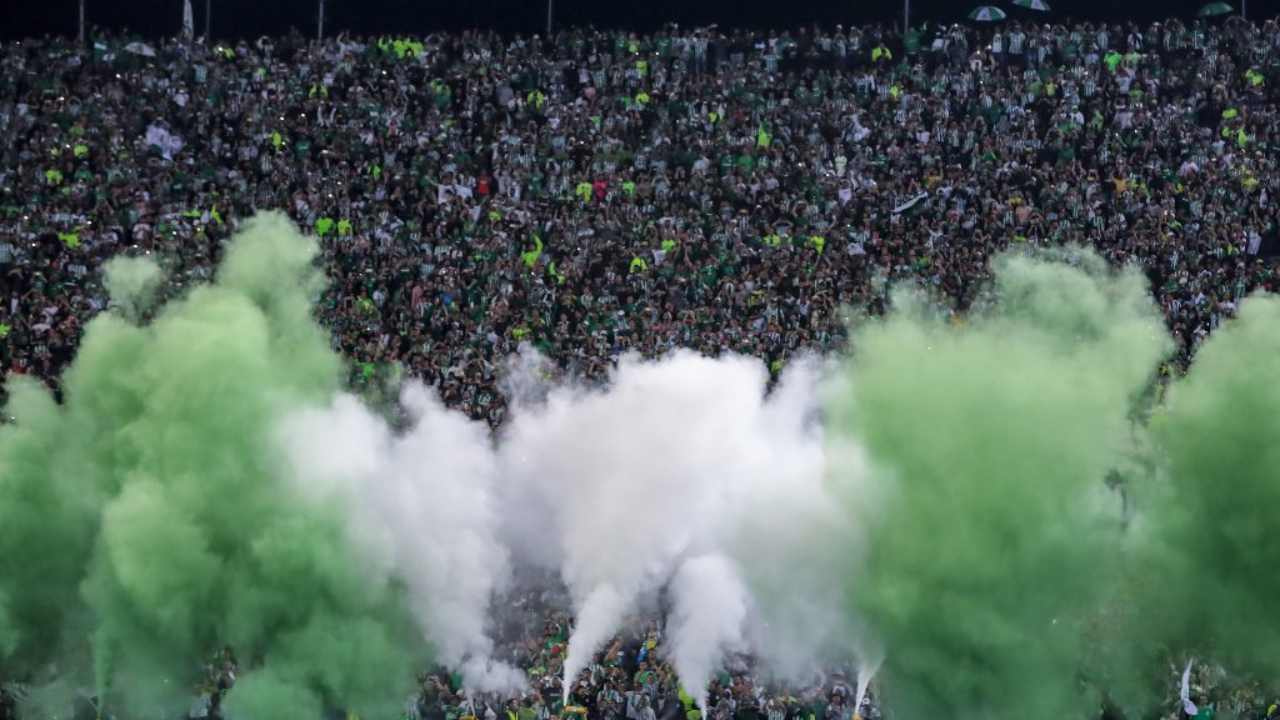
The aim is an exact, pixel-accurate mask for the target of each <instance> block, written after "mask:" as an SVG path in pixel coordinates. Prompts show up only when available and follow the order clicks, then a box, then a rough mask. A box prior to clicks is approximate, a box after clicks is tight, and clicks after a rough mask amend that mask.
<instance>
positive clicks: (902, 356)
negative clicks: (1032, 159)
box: [832, 255, 1170, 718]
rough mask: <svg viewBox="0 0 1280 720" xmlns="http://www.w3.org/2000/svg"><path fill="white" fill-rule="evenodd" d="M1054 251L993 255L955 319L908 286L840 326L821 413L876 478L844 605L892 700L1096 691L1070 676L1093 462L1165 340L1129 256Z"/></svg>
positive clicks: (1095, 569) (1113, 536) (1025, 713)
mask: <svg viewBox="0 0 1280 720" xmlns="http://www.w3.org/2000/svg"><path fill="white" fill-rule="evenodd" d="M1064 260H1065V261H1061V262H1040V261H1036V260H1032V259H1029V258H1027V257H1025V256H1007V257H1005V258H1003V259H1001V260H999V261H998V262H997V264H996V267H995V277H996V280H995V285H994V288H993V289H992V293H991V295H990V297H988V298H987V301H986V307H985V309H983V310H979V311H978V312H975V313H974V314H972V315H971V317H970V318H969V321H968V322H967V324H961V325H957V324H953V323H950V322H947V321H946V320H944V319H943V318H942V317H940V315H939V314H937V313H932V312H931V311H930V308H929V306H928V304H927V303H925V302H923V301H922V300H921V299H920V298H919V297H918V296H915V295H912V294H910V293H907V292H902V293H899V294H897V295H895V297H894V306H895V307H894V310H893V311H892V312H891V313H890V314H889V316H888V317H887V318H885V319H884V320H880V321H875V322H869V323H867V324H865V325H864V326H863V327H862V328H861V329H860V330H859V332H857V333H856V334H855V336H854V338H853V344H854V349H855V354H854V357H853V359H852V361H851V363H850V370H849V372H850V373H851V375H850V381H849V382H850V385H851V391H850V392H848V393H847V394H846V395H845V396H844V397H842V398H839V399H837V400H836V401H835V402H833V403H832V415H833V425H834V427H835V428H837V429H838V430H839V431H840V432H843V433H847V434H848V436H849V437H851V438H855V439H856V440H857V441H858V442H860V443H862V444H864V446H865V447H866V449H867V452H868V455H869V458H870V462H871V464H872V477H873V479H874V483H875V485H877V486H878V487H877V488H876V490H875V492H874V493H872V494H868V495H866V496H864V502H861V503H856V504H854V506H853V508H854V512H853V513H852V516H853V517H854V518H856V520H855V522H856V523H857V524H860V525H862V526H865V527H866V528H867V531H868V532H869V536H868V541H867V544H866V552H867V554H866V556H865V559H864V560H863V561H862V562H859V563H855V564H853V566H852V567H851V568H850V570H851V571H852V572H851V577H852V578H854V582H853V585H852V597H853V606H854V608H855V610H856V613H857V614H858V615H859V616H860V617H862V618H864V619H865V621H866V622H867V623H868V624H869V626H870V628H871V629H872V630H873V632H874V635H875V637H876V638H877V639H878V640H880V641H882V642H883V644H884V647H885V652H886V653H887V656H886V660H885V663H884V671H883V674H884V685H885V692H886V693H887V700H888V702H890V703H892V704H893V705H894V707H895V708H896V709H897V710H898V711H899V712H901V713H902V714H903V716H904V717H908V718H916V717H927V716H936V715H938V714H941V713H946V714H948V715H950V716H953V717H959V718H978V717H982V718H1014V717H1067V716H1077V715H1079V716H1084V715H1086V714H1088V711H1089V709H1090V708H1096V707H1097V705H1096V702H1097V699H1096V698H1090V696H1089V694H1088V693H1086V692H1082V690H1081V688H1079V687H1078V686H1077V685H1076V682H1075V677H1076V673H1077V671H1078V669H1079V663H1080V660H1081V658H1082V656H1083V654H1084V647H1083V642H1082V637H1083V632H1082V630H1083V628H1084V626H1085V625H1086V623H1087V621H1088V620H1089V619H1090V617H1091V616H1092V614H1093V613H1094V612H1095V611H1096V610H1097V608H1098V605H1099V601H1100V598H1101V595H1100V588H1103V587H1105V586H1106V585H1107V584H1108V583H1109V582H1111V581H1113V580H1114V577H1113V570H1112V568H1111V565H1110V561H1111V559H1112V557H1113V556H1114V549H1115V547H1116V545H1117V543H1118V542H1119V541H1120V538H1121V517H1120V511H1119V508H1120V502H1119V499H1118V498H1114V497H1110V496H1109V494H1110V491H1108V490H1107V489H1106V487H1105V486H1104V484H1103V478H1104V477H1105V476H1106V474H1107V472H1108V470H1109V469H1110V468H1112V467H1113V466H1114V465H1115V464H1116V463H1117V462H1119V459H1120V458H1121V457H1122V456H1123V454H1124V453H1125V452H1126V451H1127V450H1128V438H1130V427H1129V420H1128V415H1129V410H1130V405H1131V398H1132V397H1134V396H1135V395H1136V394H1138V393H1139V391H1141V390H1142V388H1143V386H1144V384H1145V383H1147V382H1148V381H1149V379H1150V376H1151V373H1152V371H1153V369H1154V368H1155V366H1156V364H1157V362H1158V361H1159V359H1160V358H1161V357H1162V356H1163V355H1164V354H1165V353H1166V352H1167V351H1168V350H1169V347H1170V343H1169V340H1168V339H1167V338H1166V336H1165V334H1164V331H1163V328H1162V325H1161V321H1160V318H1159V315H1158V314H1157V312H1156V310H1155V308H1154V307H1153V305H1152V303H1151V301H1150V299H1149V297H1148V294H1147V292H1146V286H1145V283H1144V281H1143V279H1142V278H1141V277H1140V276H1139V275H1138V274H1137V273H1136V272H1130V271H1125V272H1113V271H1110V270H1107V269H1106V268H1105V267H1104V266H1103V265H1102V263H1101V261H1099V260H1098V259H1097V258H1095V257H1091V256H1086V255H1076V256H1068V257H1067V258H1065V259H1064ZM874 496H878V497H877V501H876V502H866V501H865V500H867V499H869V498H871V497H874Z"/></svg>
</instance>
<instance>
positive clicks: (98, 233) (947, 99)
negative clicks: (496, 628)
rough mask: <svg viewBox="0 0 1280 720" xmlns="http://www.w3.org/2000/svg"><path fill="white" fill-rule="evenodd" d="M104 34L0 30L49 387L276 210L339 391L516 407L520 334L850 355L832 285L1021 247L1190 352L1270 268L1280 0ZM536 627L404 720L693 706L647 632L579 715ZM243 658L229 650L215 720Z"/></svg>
mask: <svg viewBox="0 0 1280 720" xmlns="http://www.w3.org/2000/svg"><path fill="white" fill-rule="evenodd" d="M88 45H89V47H86V48H81V47H79V46H77V45H75V44H73V43H71V42H69V41H66V40H62V39H56V38H51V39H41V40H27V41H23V42H18V43H11V44H8V45H6V46H4V47H3V49H2V50H0V368H2V369H3V372H8V373H23V374H31V375H35V376H38V377H41V378H44V379H45V380H47V381H48V382H50V383H51V384H54V385H55V386H56V383H57V377H58V375H59V373H60V371H61V370H62V369H63V368H64V367H65V366H66V365H67V364H68V363H69V362H70V360H71V358H72V356H73V355H74V352H75V348H76V343H77V340H78V337H79V335H80V333H81V332H82V330H83V327H84V324H85V322H86V321H87V320H88V319H89V318H90V317H91V316H92V315H93V314H94V313H96V312H98V311H100V310H102V309H103V308H104V307H106V305H107V304H108V298H107V295H106V292H105V290H104V288H103V285H102V280H101V273H100V270H101V267H102V264H103V262H104V261H105V260H106V259H107V258H110V257H112V256H114V255H116V254H119V253H148V254H151V255H152V256H154V257H155V258H157V260H158V261H159V262H160V263H161V264H162V265H163V266H164V267H165V269H166V270H167V273H168V277H169V282H168V285H167V286H166V292H167V293H169V294H172V293H176V292H179V291H181V289H182V288H183V287H185V286H187V285H189V284H192V283H196V282H200V281H203V280H205V279H208V278H209V277H210V275H211V273H212V269H213V267H214V263H215V262H216V261H217V259H218V257H219V254H220V252H221V242H222V241H223V240H224V239H225V238H226V237H227V235H228V234H229V233H230V232H232V231H233V228H234V227H235V226H236V225H237V223H238V222H240V221H242V220H243V219H244V218H247V217H248V216H250V215H251V214H252V213H253V212H254V211H256V210H259V209H277V208H281V209H285V210H286V211H287V212H288V213H289V215H290V216H291V217H292V218H293V219H294V220H296V221H297V222H298V223H299V224H300V225H301V226H302V227H303V228H304V229H306V230H307V231H308V232H311V233H314V234H315V235H316V236H318V238H319V241H320V243H321V245H322V249H323V264H324V268H325V271H326V273H327V274H328V276H329V279H330V285H329V287H328V289H327V291H326V293H325V295H324V297H323V298H322V299H321V303H320V307H319V314H320V319H321V321H322V322H323V323H324V324H325V325H326V326H327V327H328V328H330V329H331V331H332V335H333V342H334V345H335V348H337V349H339V350H340V351H341V352H342V353H344V354H345V355H346V356H347V357H349V358H351V360H352V374H353V377H352V380H353V382H354V383H356V384H361V383H372V382H376V381H377V379H378V378H379V377H381V375H382V373H383V372H384V371H385V370H386V369H387V368H392V367H398V368H403V369H404V371H405V372H407V373H409V374H411V375H414V376H417V377H421V378H423V379H425V380H427V381H428V382H430V383H432V384H434V385H436V387H437V388H438V389H439V391H440V393H441V394H442V396H443V398H444V400H445V401H446V402H447V403H448V404H450V405H451V406H453V407H456V408H460V409H463V410H465V411H466V412H468V413H469V414H470V415H471V416H473V417H476V418H483V419H486V420H488V421H489V422H491V423H493V424H495V425H496V424H497V423H499V422H501V419H502V417H503V412H504V401H503V398H502V396H501V393H500V392H499V391H498V389H497V386H496V383H497V378H498V374H499V372H500V368H501V364H502V362H503V359H504V358H506V357H508V356H509V355H510V354H511V353H513V352H514V351H515V349H516V347H517V346H518V345H519V344H520V343H523V342H528V343H531V344H533V345H534V346H536V347H538V348H539V349H541V350H542V351H543V352H544V353H545V354H546V355H547V356H548V357H550V358H552V359H553V360H555V361H556V363H557V364H558V365H559V367H560V368H561V369H562V371H564V372H566V373H570V374H573V375H577V376H580V377H585V378H599V377H600V376H602V375H603V374H604V373H605V372H607V369H608V368H609V366H610V363H611V362H612V361H613V360H614V359H616V358H617V357H618V356H619V354H621V353H624V352H627V351H638V352H640V353H643V354H645V355H651V356H652V355H658V354H661V353H662V352H664V351H665V350H667V349H670V348H673V347H677V346H683V347H692V348H696V349H699V350H701V351H703V352H706V353H709V354H716V353H720V352H726V351H733V352H741V353H747V354H751V355H755V356H758V357H760V358H762V359H763V360H764V361H765V362H766V363H768V364H769V366H770V368H771V369H772V370H773V371H775V372H776V371H777V370H779V369H780V368H781V367H782V366H783V364H784V363H785V362H786V360H787V358H788V357H790V356H791V355H792V354H793V353H796V352H797V351H800V350H804V349H819V350H822V349H828V348H834V347H838V346H840V345H841V344H842V343H843V342H844V341H845V335H844V322H843V321H842V313H841V311H840V308H842V307H846V306H847V307H851V308H853V309H854V310H855V311H862V310H865V311H868V312H871V313H876V312H880V311H882V310H883V303H884V300H885V298H884V288H885V287H886V285H887V283H888V282H895V281H901V280H906V279H910V280H913V281H915V282H917V283H920V284H921V285H923V286H925V287H929V288H933V289H935V290H936V291H937V292H938V293H939V294H941V295H944V296H946V297H948V298H950V299H951V300H952V301H953V303H954V306H955V312H956V313H957V317H959V316H960V315H961V314H962V313H963V312H964V310H965V309H966V308H967V307H968V306H969V304H970V303H971V302H972V301H973V300H974V298H975V295H976V293H977V292H978V291H979V290H980V288H981V287H982V285H983V283H984V281H985V280H986V278H987V277H988V268H987V262H988V260H989V259H990V258H991V257H992V255H993V254H994V253H996V252H999V251H1001V250H1003V249H1005V248H1008V247H1010V246H1016V245H1019V244H1023V245H1028V246H1048V245H1058V244H1067V243H1075V244H1080V245H1084V246H1087V247H1091V248H1094V249H1096V250H1097V251H1098V252H1099V253H1101V254H1102V255H1104V256H1105V257H1107V258H1108V259H1109V260H1111V261H1113V262H1114V263H1117V264H1119V263H1130V262H1132V263H1139V264H1140V265H1141V266H1142V267H1143V269H1144V270H1145V272H1146V273H1147V275H1148V276H1149V277H1150V279H1151V283H1152V289H1153V292H1154V295H1155V299H1156V301H1157V302H1158V304H1159V306H1160V307H1161V308H1162V309H1163V311H1164V313H1165V315H1166V317H1167V320H1168V324H1169V327H1170V329H1171V331H1172V332H1173V334H1174V335H1175V337H1176V339H1177V341H1178V343H1179V355H1178V358H1177V359H1176V360H1177V362H1176V363H1175V364H1179V363H1180V364H1185V362H1186V361H1187V360H1188V358H1189V357H1190V355H1191V354H1192V353H1193V352H1194V350H1195V348H1196V346H1197V345H1198V343H1199V342H1200V341H1202V340H1203V338H1204V337H1205V336H1206V335H1207V334H1208V333H1209V332H1211V331H1212V329H1213V328H1214V327H1216V326H1217V325H1218V324H1219V323H1221V322H1222V321H1223V320H1224V319H1225V318H1228V317H1230V316H1231V314H1232V313H1233V312H1234V310H1235V309H1236V306H1237V304H1238V303H1239V302H1240V300H1241V298H1242V297H1244V296H1245V295H1246V294H1247V293H1249V292H1251V291H1253V290H1255V289H1258V288H1266V289H1270V290H1273V291H1275V290H1277V289H1280V286H1278V282H1280V281H1278V278H1277V275H1276V260H1275V258H1276V255H1277V253H1278V252H1280V239H1278V237H1277V236H1278V233H1280V214H1278V211H1277V202H1278V201H1280V198H1278V197H1277V196H1278V195H1280V173H1278V172H1277V157H1278V153H1277V150H1278V149H1280V117H1277V107H1278V106H1277V99H1278V98H1277V86H1278V85H1280V72H1278V71H1277V70H1278V66H1280V25H1278V24H1277V22H1276V21H1275V20H1268V21H1266V22H1265V23H1261V24H1255V23H1249V22H1244V21H1241V20H1239V19H1232V20H1230V21H1227V22H1225V23H1212V24H1210V23H1205V22H1200V21H1197V22H1192V23H1183V22H1181V21H1178V20H1170V21H1168V22H1164V23H1157V24H1152V25H1150V26H1146V27H1138V26H1136V25H1134V24H1128V25H1103V24H1096V23H1073V24H1066V25H1063V24H1053V23H1045V22H1042V21H1039V20H1038V21H1036V22H1027V21H1020V22H1010V23H1007V24H1000V25H995V26H990V27H984V28H974V27H959V26H936V25H935V26H932V27H926V28H924V29H920V30H912V32H910V33H909V34H908V35H907V36H906V37H905V39H900V38H898V37H897V35H895V34H894V33H893V32H892V31H891V30H890V29H889V28H886V27H881V26H869V27H850V28H842V27H836V28H834V29H825V30H819V29H801V30H798V31H794V32H745V31H724V30H720V29H718V28H698V29H686V28H679V27H675V26H671V27H669V28H667V29H666V30H664V31H661V32H657V33H653V34H648V35H638V34H634V33H626V32H617V31H599V30H592V29H571V30H564V31H561V32H558V33H557V34H556V35H555V36H554V37H552V38H545V37H538V36H533V37H516V38H503V37H499V36H497V35H495V34H491V33H478V32H468V33H461V34H437V35H431V36H427V37H425V38H415V39H406V38H373V39H365V40H359V41H358V40H354V39H351V38H348V37H338V38H334V39H330V40H326V41H324V42H312V41H308V40H304V39H303V38H301V37H299V36H297V35H294V36H289V37H284V38H276V39H261V40H258V41H256V42H249V41H242V42H235V43H216V42H207V43H206V42H195V43H187V42H182V41H179V40H167V41H164V42H161V43H158V44H154V45H149V44H147V43H146V42H144V41H142V40H140V39H138V38H134V37H129V36H126V35H112V34H102V35H98V36H95V37H93V38H91V40H90V42H89V43H88ZM527 617H528V622H529V623H530V624H529V625H528V626H527V627H524V626H522V627H518V628H515V629H514V630H513V631H512V632H513V633H514V634H512V635H510V636H509V637H512V638H515V639H514V640H513V641H512V643H513V644H512V646H511V647H512V650H511V652H512V659H514V660H516V661H517V663H518V664H519V666H520V667H522V668H523V669H525V670H526V671H528V672H529V674H530V677H531V678H532V680H533V689H534V692H531V693H530V694H528V695H527V696H526V697H525V698H524V699H523V700H520V701H517V702H515V703H514V704H502V703H496V704H493V705H485V704H484V703H480V704H479V705H477V704H475V703H474V702H470V703H469V702H468V701H466V699H465V698H464V697H463V696H462V695H461V694H459V688H458V687H457V683H456V678H455V679H453V681H452V682H451V679H450V678H449V677H448V676H447V675H440V674H433V675H428V676H424V678H423V693H422V695H421V697H420V698H419V699H418V700H417V701H415V702H413V703H411V707H410V708H408V709H407V711H408V712H409V713H410V714H416V715H419V716H421V717H423V718H427V719H429V720H460V718H462V717H464V716H475V717H476V718H481V719H483V720H495V719H496V720H511V719H512V718H514V719H515V720H545V718H547V717H549V716H550V715H553V714H556V715H564V714H566V713H568V714H573V713H577V712H579V711H581V712H582V713H584V714H586V715H587V716H588V717H589V718H591V720H596V718H602V719H604V718H608V719H610V720H621V719H622V718H626V720H657V718H663V720H670V719H671V718H673V717H676V718H678V717H679V716H681V715H685V714H686V712H688V708H687V703H686V702H683V701H682V699H681V698H680V697H679V696H678V693H677V692H676V689H675V688H676V686H675V683H674V680H673V677H672V672H671V669H670V667H669V666H667V665H666V664H665V663H662V662H660V661H659V657H660V653H658V652H657V650H656V648H657V647H658V645H659V643H660V631H659V628H658V626H657V625H655V624H653V623H640V624H639V625H637V626H636V627H638V628H639V630H637V631H636V632H637V633H638V634H637V635H636V636H635V637H628V638H620V639H619V640H618V642H616V643H615V644H614V645H612V646H611V647H610V648H609V649H608V650H607V651H606V652H605V653H603V654H602V655H601V656H600V658H598V662H597V663H595V664H594V665H593V666H592V668H591V669H590V672H589V673H588V674H587V678H588V679H587V680H585V681H584V682H585V683H586V685H584V686H581V687H579V688H578V689H577V690H576V691H575V695H574V698H575V703H577V704H575V705H573V706H571V707H572V709H566V708H562V707H559V706H558V705H557V704H556V698H558V697H559V695H560V688H559V686H558V682H559V680H558V678H559V674H558V662H559V656H560V654H561V653H562V652H563V649H564V647H563V641H564V633H565V631H566V629H567V622H568V620H567V618H566V617H565V616H564V615H563V614H562V613H560V612H558V611H555V610H553V609H551V607H550V606H548V607H546V608H541V609H539V610H538V611H537V612H534V611H532V610H531V611H530V612H529V613H528V614H527ZM734 663H735V667H734V668H733V672H731V673H726V674H724V675H723V676H722V677H721V678H720V679H719V680H718V681H717V683H716V685H715V687H714V688H713V703H712V706H711V712H710V714H711V715H712V716H713V718H714V720H729V718H733V719H734V720H759V719H760V718H767V720H794V719H796V718H799V719H800V720H848V719H849V717H850V715H851V714H852V713H853V710H854V708H852V707H851V706H850V703H851V702H852V699H851V695H850V689H849V683H850V682H851V681H852V678H851V677H849V676H848V675H847V674H838V673H837V674H830V675H827V676H826V677H824V678H822V679H821V680H819V681H815V682H814V683H811V684H810V686H809V687H807V688H805V689H801V690H796V689H794V688H793V689H790V690H783V689H779V688H776V687H770V686H768V684H767V683H766V682H764V681H760V680H757V679H755V674H754V673H753V672H752V669H751V667H750V665H749V659H735V660H734ZM234 671H235V663H234V660H233V659H232V658H231V657H229V656H228V657H226V658H223V659H221V660H220V661H219V663H216V664H214V665H213V666H211V668H210V672H211V677H212V678H213V680H212V685H211V687H210V688H208V692H207V693H206V695H205V696H204V697H205V698H206V702H205V703H204V704H203V705H202V706H201V707H200V708H197V709H195V710H194V711H193V714H194V715H195V716H201V715H200V713H201V712H203V713H204V714H205V715H209V714H210V713H211V712H212V714H214V715H216V709H215V710H212V711H211V706H212V707H214V708H216V698H217V697H218V692H217V691H216V688H217V687H218V686H222V687H225V686H226V685H228V684H229V683H230V682H232V681H233V680H234ZM1207 682H1208V681H1206V683H1207ZM1206 687H1208V685H1206ZM1261 697H1262V696H1261V695H1260V694H1248V695H1246V698H1247V699H1246V700H1241V701H1239V702H1240V703H1243V704H1242V705H1241V706H1240V707H1241V711H1242V712H1244V713H1246V714H1243V715H1241V716H1242V717H1245V716H1248V717H1265V716H1266V715H1263V714H1262V713H1264V712H1268V711H1267V709H1266V702H1265V701H1262V700H1260V699H1259V698H1261ZM673 698H674V699H673ZM1215 699H1218V698H1215ZM1218 700H1220V702H1222V703H1224V704H1225V703H1229V702H1235V701H1234V700H1232V699H1231V698H1229V697H1227V696H1226V695H1223V696H1222V697H1221V698H1220V699H1218ZM1169 709H1170V711H1171V712H1174V713H1176V703H1172V704H1171V705H1170V708H1169ZM1273 711H1274V710H1272V711H1271V712H1273ZM864 712H865V713H872V712H874V711H873V710H872V709H871V706H868V708H867V709H865V710H864ZM675 713H678V714H675ZM504 716H505V717H504Z"/></svg>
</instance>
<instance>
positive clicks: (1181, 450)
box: [1134, 296, 1280, 677]
mask: <svg viewBox="0 0 1280 720" xmlns="http://www.w3.org/2000/svg"><path fill="white" fill-rule="evenodd" d="M1278 351H1280V298H1276V297H1264V296H1256V297H1250V298H1248V299H1246V300H1245V301H1244V303H1243V305H1242V307H1241V309H1240V313H1239V316H1238V317H1237V318H1236V319H1234V320H1231V321H1229V322H1227V323H1226V324H1224V325H1223V326H1222V327H1220V328H1219V329H1218V330H1217V331H1215V333H1214V334H1213V335H1212V336H1211V337H1210V338H1209V339H1208V340H1207V341H1206V342H1205V344H1204V345H1203V347H1201V348H1200V350H1199V352H1198V353H1197V355H1196V360H1195V363H1194V364H1193V365H1192V367H1191V369H1190V371H1189V372H1188V373H1187V375H1186V377H1185V378H1184V379H1183V380H1182V381H1180V382H1178V383H1175V384H1174V385H1173V386H1172V387H1171V388H1170V389H1169V392H1168V394H1167V397H1166V402H1165V404H1164V406H1163V407H1162V408H1160V409H1158V410H1157V411H1156V413H1155V415H1154V417H1153V419H1152V431H1153V435H1154V437H1155V444H1156V446H1157V448H1158V450H1159V452H1158V457H1159V458H1160V463H1159V469H1158V472H1157V473H1156V480H1155V482H1153V483H1151V487H1149V488H1147V493H1146V494H1145V496H1142V497H1140V500H1144V501H1145V503H1144V508H1143V509H1144V510H1145V511H1146V512H1144V513H1143V515H1142V521H1143V525H1142V527H1141V528H1140V529H1141V531H1142V535H1141V544H1140V548H1141V553H1140V557H1141V560H1142V563H1143V564H1144V565H1145V566H1146V571H1145V572H1144V573H1143V575H1142V577H1143V578H1144V579H1148V580H1149V582H1146V583H1144V584H1142V585H1141V587H1140V588H1139V589H1138V590H1137V591H1135V593H1134V596H1135V597H1136V598H1137V600H1138V601H1139V602H1141V603H1142V606H1143V607H1144V608H1149V609H1150V611H1151V612H1146V613H1143V614H1142V615H1140V616H1139V617H1138V618H1137V620H1139V621H1140V622H1141V623H1143V627H1142V631H1143V636H1144V637H1156V638H1159V639H1160V640H1163V642H1165V643H1167V644H1168V645H1169V646H1170V647H1171V648H1173V649H1175V650H1177V651H1179V652H1181V653H1184V654H1186V655H1187V656H1198V657H1202V658H1203V657H1213V658H1216V659H1218V660H1220V661H1222V662H1226V663H1228V664H1229V666H1230V667H1232V668H1234V669H1236V670H1239V671H1242V672H1244V673H1249V674H1252V675H1254V676H1258V677H1274V676H1275V675H1276V673H1277V672H1278V671H1280V623H1277V622H1276V612H1275V609H1276V607H1277V598H1280V582H1278V581H1277V579H1276V578H1277V575H1276V572H1275V568H1276V566H1277V561H1280V535H1277V533H1276V511H1277V509H1280V443H1277V439H1278V438H1280V363H1277V362H1276V357H1277V352H1278Z"/></svg>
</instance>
